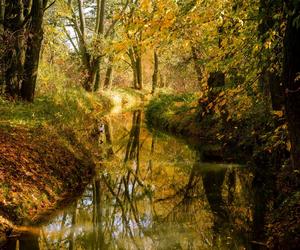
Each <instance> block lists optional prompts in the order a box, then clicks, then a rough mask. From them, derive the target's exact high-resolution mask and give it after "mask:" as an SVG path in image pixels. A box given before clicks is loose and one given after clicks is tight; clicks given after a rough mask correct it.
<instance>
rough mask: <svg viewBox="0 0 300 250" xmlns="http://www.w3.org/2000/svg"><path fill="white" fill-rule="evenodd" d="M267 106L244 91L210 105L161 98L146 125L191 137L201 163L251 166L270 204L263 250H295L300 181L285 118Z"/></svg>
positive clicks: (222, 94)
mask: <svg viewBox="0 0 300 250" xmlns="http://www.w3.org/2000/svg"><path fill="white" fill-rule="evenodd" d="M266 105H267V104H266V103H264V100H263V97H262V96H259V95H253V93H251V94H249V93H247V92H246V91H245V90H242V89H227V90H224V91H219V93H218V94H217V95H216V97H215V98H214V99H210V100H209V98H208V97H207V96H201V95H200V94H182V95H162V94H160V95H157V96H156V98H154V99H153V100H151V101H150V103H149V105H148V106H147V110H146V119H147V124H148V126H149V127H150V128H151V127H153V128H156V129H159V130H162V131H164V132H167V133H170V134H173V135H176V136H180V137H188V138H187V140H188V141H189V142H191V141H192V142H194V143H195V145H197V148H198V149H199V150H200V151H201V152H202V161H212V162H222V161H227V162H238V163H244V164H245V163H246V164H247V165H248V166H250V167H251V168H252V169H253V173H254V175H255V179H254V180H255V183H253V185H256V187H259V188H257V190H260V192H262V193H264V194H265V195H264V197H263V200H262V201H260V203H263V202H265V204H261V205H260V206H261V208H260V210H265V216H264V217H263V218H262V223H264V221H265V223H264V227H265V232H267V237H264V236H263V235H261V237H262V239H261V240H262V241H263V242H262V243H263V245H265V246H268V247H270V248H271V249H296V247H297V245H298V244H299V242H300V240H299V235H300V227H299V222H300V221H299V219H300V213H299V207H300V199H299V190H300V181H299V180H300V176H299V174H298V173H296V172H294V170H293V169H291V168H290V167H289V163H288V158H289V150H290V145H289V142H288V139H287V125H286V123H285V121H284V119H283V114H282V112H272V111H269V110H271V109H270V107H268V106H266ZM291 173H292V175H291ZM284 214H285V215H286V214H289V215H290V216H288V217H287V216H285V215H284ZM263 220H264V221H263ZM289 228H290V230H289ZM278 247H279V248H278Z"/></svg>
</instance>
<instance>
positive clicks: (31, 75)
mask: <svg viewBox="0 0 300 250" xmlns="http://www.w3.org/2000/svg"><path fill="white" fill-rule="evenodd" d="M46 3H47V0H46V1H42V0H33V2H32V9H31V22H30V24H29V36H28V40H27V44H28V47H27V50H26V58H25V63H24V72H25V74H24V80H23V82H22V86H21V97H22V99H23V100H25V101H29V102H32V101H33V99H34V94H35V86H36V80H37V73H38V66H39V59H40V50H41V45H42V40H43V27H42V25H43V17H44V7H45V6H46Z"/></svg>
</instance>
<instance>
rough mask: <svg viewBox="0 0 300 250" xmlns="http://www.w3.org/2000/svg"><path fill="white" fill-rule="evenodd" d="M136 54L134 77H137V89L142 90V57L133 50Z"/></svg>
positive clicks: (136, 50) (138, 52) (137, 51)
mask: <svg viewBox="0 0 300 250" xmlns="http://www.w3.org/2000/svg"><path fill="white" fill-rule="evenodd" d="M134 51H135V54H136V56H135V57H136V65H135V67H136V76H137V88H138V89H143V67H142V55H141V52H140V51H139V50H138V49H137V48H135V50H134Z"/></svg>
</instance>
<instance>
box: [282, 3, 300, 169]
mask: <svg viewBox="0 0 300 250" xmlns="http://www.w3.org/2000/svg"><path fill="white" fill-rule="evenodd" d="M286 3H287V9H288V14H289V15H288V21H287V27H286V32H285V41H284V63H283V85H284V89H285V110H286V117H287V121H288V131H289V137H290V140H291V153H292V165H293V167H294V168H295V169H298V170H299V169H300V112H299V107H300V46H299V42H300V21H299V17H300V1H286Z"/></svg>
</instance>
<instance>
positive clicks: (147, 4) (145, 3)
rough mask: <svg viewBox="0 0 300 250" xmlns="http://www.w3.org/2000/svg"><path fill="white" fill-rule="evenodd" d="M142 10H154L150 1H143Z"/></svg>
mask: <svg viewBox="0 0 300 250" xmlns="http://www.w3.org/2000/svg"><path fill="white" fill-rule="evenodd" d="M140 9H141V10H142V11H147V12H151V9H152V3H151V1H150V0H141V5H140Z"/></svg>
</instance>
